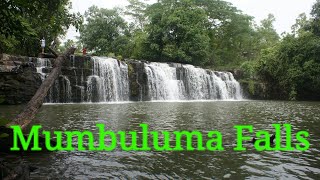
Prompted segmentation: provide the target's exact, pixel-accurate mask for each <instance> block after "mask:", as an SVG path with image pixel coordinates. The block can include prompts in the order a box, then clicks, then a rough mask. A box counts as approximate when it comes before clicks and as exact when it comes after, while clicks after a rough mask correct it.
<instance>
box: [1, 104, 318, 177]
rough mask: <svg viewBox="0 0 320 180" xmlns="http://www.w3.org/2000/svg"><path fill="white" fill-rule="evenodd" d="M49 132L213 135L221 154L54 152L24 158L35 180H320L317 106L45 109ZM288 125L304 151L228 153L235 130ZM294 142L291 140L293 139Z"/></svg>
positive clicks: (9, 111) (8, 109)
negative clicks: (305, 144) (300, 136)
mask: <svg viewBox="0 0 320 180" xmlns="http://www.w3.org/2000/svg"><path fill="white" fill-rule="evenodd" d="M20 109H21V106H0V112H1V117H6V118H10V117H12V116H13V114H15V113H17V112H19V110H20ZM36 120H37V123H40V124H41V125H42V126H43V127H44V129H46V130H52V131H53V130H62V131H65V130H80V131H81V130H90V131H92V132H94V133H95V134H97V128H96V126H95V125H96V124H97V123H104V124H106V127H107V128H108V129H110V130H113V131H120V130H125V131H130V130H131V131H141V129H140V127H139V124H141V123H147V124H149V126H150V130H157V131H161V130H167V131H176V130H177V131H181V130H190V131H191V130H199V131H201V132H202V133H203V134H205V133H206V132H208V131H212V130H218V131H220V132H221V133H222V135H223V144H224V147H225V150H224V151H201V152H200V151H191V152H188V151H182V152H156V151H147V152H135V151H130V152H125V151H121V150H120V149H116V150H115V151H112V152H90V151H81V152H79V151H73V152H65V151H61V152H53V153H42V154H36V155H27V156H24V161H26V162H29V163H30V164H32V165H34V166H38V167H39V169H38V170H37V171H36V172H34V173H32V174H31V177H32V178H34V179H44V178H47V177H49V178H53V179H55V178H58V179H88V178H90V179H91V178H93V179H99V178H101V179H105V178H120V179H132V178H134V179H222V178H232V179H235V178H236V179H244V178H246V179H256V178H261V177H263V178H264V179H319V178H320V156H319V155H320V148H319V146H320V145H319V138H320V131H319V129H320V103H319V102H282V101H204V102H137V103H121V104H49V105H44V106H43V107H42V109H41V111H40V113H39V114H38V116H37V118H36ZM273 123H280V124H284V123H289V124H291V125H292V128H293V129H292V131H293V133H296V132H297V131H300V130H306V131H308V132H309V133H310V137H309V138H308V140H309V142H310V148H309V150H307V151H305V152H300V151H290V152H284V151H262V152H258V151H256V150H255V149H254V147H253V146H252V145H248V146H247V147H248V149H247V151H241V152H236V151H233V147H234V146H235V141H236V131H235V129H234V128H233V126H234V125H239V124H252V125H253V126H254V130H255V131H257V130H270V131H273V127H272V126H271V124H273ZM293 143H296V139H295V138H294V137H293Z"/></svg>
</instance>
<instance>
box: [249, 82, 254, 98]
mask: <svg viewBox="0 0 320 180" xmlns="http://www.w3.org/2000/svg"><path fill="white" fill-rule="evenodd" d="M248 87H249V93H250V94H251V95H254V94H255V81H253V80H250V81H248Z"/></svg>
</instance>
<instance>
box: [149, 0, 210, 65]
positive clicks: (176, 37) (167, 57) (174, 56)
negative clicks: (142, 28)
mask: <svg viewBox="0 0 320 180" xmlns="http://www.w3.org/2000/svg"><path fill="white" fill-rule="evenodd" d="M147 13H148V17H149V20H150V24H148V25H147V28H146V32H147V33H148V37H147V42H146V44H145V47H146V49H147V51H148V52H149V54H148V56H147V58H148V59H149V60H156V61H172V62H180V63H191V64H197V65H200V64H204V63H205V62H206V61H207V60H208V51H209V37H208V34H207V26H208V19H207V16H206V14H205V11H204V10H203V9H201V8H199V7H197V6H196V5H195V4H194V3H193V2H190V1H179V2H178V1H163V2H160V3H155V4H153V5H151V6H150V7H149V8H148V9H147Z"/></svg>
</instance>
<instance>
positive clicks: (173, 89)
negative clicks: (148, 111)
mask: <svg viewBox="0 0 320 180" xmlns="http://www.w3.org/2000/svg"><path fill="white" fill-rule="evenodd" d="M145 71H146V74H147V76H148V89H149V95H150V97H151V100H179V99H184V84H183V82H182V81H181V80H178V79H177V73H176V68H173V67H170V66H169V65H168V64H164V63H150V64H146V65H145Z"/></svg>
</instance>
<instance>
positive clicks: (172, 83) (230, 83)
mask: <svg viewBox="0 0 320 180" xmlns="http://www.w3.org/2000/svg"><path fill="white" fill-rule="evenodd" d="M129 66H130V68H129ZM36 69H37V72H38V73H39V74H40V75H41V79H42V81H43V80H44V79H45V78H46V76H47V74H48V73H49V72H50V71H51V69H52V64H51V61H50V59H44V58H38V59H37V63H36ZM129 69H130V70H129ZM129 76H130V78H129ZM240 99H242V96H241V87H240V84H239V83H238V81H236V80H235V78H234V77H233V74H232V73H230V72H218V71H213V70H207V69H202V68H199V67H195V66H192V65H183V64H177V63H156V62H139V61H126V63H125V62H123V61H118V60H116V59H113V58H107V57H91V58H84V57H75V56H71V57H70V59H69V62H67V63H65V64H64V65H63V67H62V74H61V75H60V76H59V78H58V79H57V80H56V81H55V83H54V84H53V86H52V87H51V88H50V90H49V92H48V95H47V97H46V102H50V103H70V102H110V101H129V100H135V101H157V100H240Z"/></svg>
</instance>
